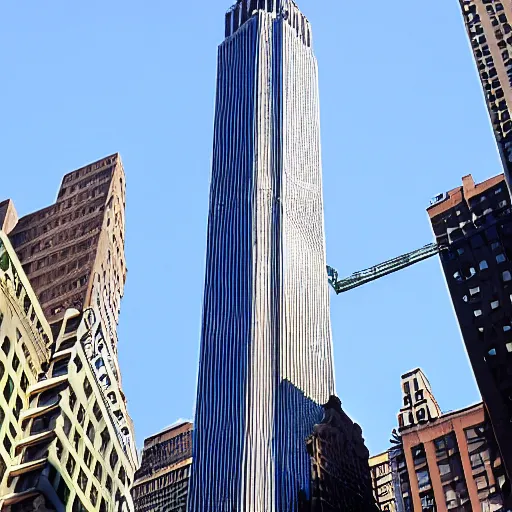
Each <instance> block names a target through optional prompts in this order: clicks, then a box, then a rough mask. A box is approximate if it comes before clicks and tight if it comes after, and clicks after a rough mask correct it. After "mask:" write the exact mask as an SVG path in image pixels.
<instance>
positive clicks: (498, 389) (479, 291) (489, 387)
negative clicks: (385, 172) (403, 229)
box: [428, 175, 512, 492]
mask: <svg viewBox="0 0 512 512" xmlns="http://www.w3.org/2000/svg"><path fill="white" fill-rule="evenodd" d="M428 214H429V216H430V219H431V222H432V227H433V230H434V233H435V235H436V240H437V243H438V244H439V245H440V246H441V247H442V248H443V249H444V250H443V251H441V260H442V265H443V269H444V273H445V277H446V281H447V283H448V287H449V290H450V294H451V297H452V301H453V304H454V307H455V311H456V314H457V318H458V321H459V324H460V328H461V331H462V335H463V338H464V343H465V345H466V349H467V352H468V354H469V358H470V360H471V365H472V367H473V371H474V373H475V377H476V380H477V383H478V387H479V388H480V392H481V394H482V398H483V401H484V403H485V405H486V407H487V409H488V412H489V416H490V419H491V423H492V425H493V429H494V431H495V435H496V439H497V441H498V444H499V447H500V451H501V455H502V457H503V462H504V464H505V467H506V470H507V473H508V475H509V477H510V475H512V213H511V209H510V195H509V192H508V189H507V187H506V183H505V179H504V176H503V175H499V176H496V177H494V178H491V179H488V180H486V181H484V182H483V183H479V184H475V183H474V181H473V178H472V176H471V175H469V176H465V177H464V178H463V184H462V187H458V188H455V189H453V190H450V191H449V192H447V193H446V194H443V195H442V196H439V197H438V198H437V201H436V203H435V204H433V205H432V206H431V207H430V208H429V209H428ZM440 357H442V355H440ZM504 491H505V492H506V491H508V492H509V491H510V489H504Z"/></svg>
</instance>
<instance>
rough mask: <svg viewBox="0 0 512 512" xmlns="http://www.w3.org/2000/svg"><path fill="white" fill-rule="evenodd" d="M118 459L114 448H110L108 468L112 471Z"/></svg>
mask: <svg viewBox="0 0 512 512" xmlns="http://www.w3.org/2000/svg"><path fill="white" fill-rule="evenodd" d="M118 460H119V457H118V456H117V453H116V450H115V448H112V452H111V453H110V467H111V468H112V469H114V468H115V467H116V465H117V461H118Z"/></svg>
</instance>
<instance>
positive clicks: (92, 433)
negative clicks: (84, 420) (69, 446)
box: [87, 421, 96, 444]
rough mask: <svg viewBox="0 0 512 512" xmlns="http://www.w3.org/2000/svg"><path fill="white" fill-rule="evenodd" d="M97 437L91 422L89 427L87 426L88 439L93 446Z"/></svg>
mask: <svg viewBox="0 0 512 512" xmlns="http://www.w3.org/2000/svg"><path fill="white" fill-rule="evenodd" d="M95 435H96V432H95V431H94V425H93V424H92V421H89V425H88V426H87V437H88V438H89V440H90V441H91V443H92V444H94V436H95Z"/></svg>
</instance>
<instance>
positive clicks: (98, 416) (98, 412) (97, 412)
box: [92, 402, 101, 421]
mask: <svg viewBox="0 0 512 512" xmlns="http://www.w3.org/2000/svg"><path fill="white" fill-rule="evenodd" d="M92 413H93V414H94V417H95V418H96V420H97V421H100V420H101V409H100V406H99V405H98V402H94V405H93V407H92Z"/></svg>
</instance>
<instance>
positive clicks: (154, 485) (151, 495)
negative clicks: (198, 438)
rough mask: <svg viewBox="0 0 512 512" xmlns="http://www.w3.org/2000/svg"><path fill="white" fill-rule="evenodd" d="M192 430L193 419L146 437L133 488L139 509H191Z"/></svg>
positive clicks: (142, 511)
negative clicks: (189, 503) (188, 502)
mask: <svg viewBox="0 0 512 512" xmlns="http://www.w3.org/2000/svg"><path fill="white" fill-rule="evenodd" d="M192 430H193V426H192V423H188V422H185V423H180V424H178V425H174V426H172V427H169V428H168V429H165V430H164V431H163V432H160V433H159V434H156V435H154V436H152V437H150V438H148V439H146V440H145V441H144V450H143V451H142V464H141V467H140V469H139V470H138V471H137V473H136V474H135V483H134V484H133V488H132V496H133V501H134V504H135V511H136V512H152V511H155V510H161V511H165V512H185V511H186V510H187V498H188V489H189V479H190V467H191V465H192Z"/></svg>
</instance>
